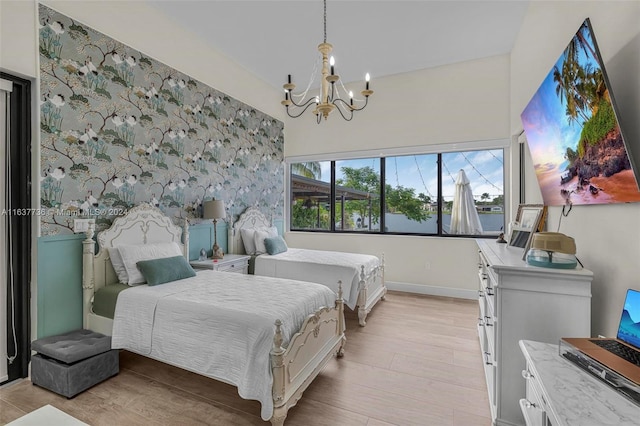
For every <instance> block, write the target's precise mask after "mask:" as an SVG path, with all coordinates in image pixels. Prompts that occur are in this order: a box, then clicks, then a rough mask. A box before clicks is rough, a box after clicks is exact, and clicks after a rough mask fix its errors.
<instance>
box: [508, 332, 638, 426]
mask: <svg viewBox="0 0 640 426" xmlns="http://www.w3.org/2000/svg"><path fill="white" fill-rule="evenodd" d="M520 348H521V349H522V351H523V353H524V355H525V358H526V359H527V361H528V362H529V364H530V365H531V369H532V370H533V371H531V373H532V374H533V375H534V376H535V377H537V378H538V380H539V382H540V383H541V384H542V387H543V388H544V389H543V393H544V398H545V400H546V401H548V402H549V405H550V408H551V410H550V412H548V413H547V414H548V415H549V416H550V418H551V422H552V424H553V425H554V426H565V425H566V426H605V425H612V426H626V425H629V426H638V425H640V406H638V405H636V404H634V403H633V402H631V401H629V400H628V399H627V398H626V397H624V396H623V395H621V394H619V393H617V392H616V391H615V390H614V389H613V388H611V387H610V386H608V385H606V384H604V383H602V382H600V381H598V379H596V378H595V377H592V376H590V375H589V374H588V373H586V372H584V371H582V370H581V369H580V368H579V367H578V366H576V365H573V364H572V363H571V362H570V361H568V360H566V359H564V358H563V357H561V356H560V355H559V353H558V352H559V351H558V345H557V344H549V343H541V342H533V341H530V340H521V341H520Z"/></svg>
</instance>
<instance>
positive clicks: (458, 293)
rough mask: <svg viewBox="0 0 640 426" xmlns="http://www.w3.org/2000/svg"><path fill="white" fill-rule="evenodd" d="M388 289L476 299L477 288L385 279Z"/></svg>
mask: <svg viewBox="0 0 640 426" xmlns="http://www.w3.org/2000/svg"><path fill="white" fill-rule="evenodd" d="M385 285H386V286H387V288H388V289H389V290H394V291H404V292H406V293H416V294H428V295H431V296H446V297H457V298H458V299H470V300H476V299H477V298H478V290H467V289H463V288H452V287H438V286H431V285H422V284H411V283H401V282H397V281H385Z"/></svg>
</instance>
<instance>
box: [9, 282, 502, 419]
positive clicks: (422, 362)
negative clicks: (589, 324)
mask: <svg viewBox="0 0 640 426" xmlns="http://www.w3.org/2000/svg"><path fill="white" fill-rule="evenodd" d="M477 315H478V308H477V302H475V301H469V300H461V299H454V298H449V297H433V296H424V295H413V294H406V293H397V292H389V294H388V295H387V300H385V301H382V302H380V303H379V304H378V305H376V307H375V308H374V309H373V311H372V312H371V313H370V315H369V316H368V317H367V326H366V327H360V326H359V325H358V315H357V313H356V312H353V311H348V312H346V315H345V316H346V323H347V332H346V335H347V344H346V347H345V349H346V353H345V356H344V358H342V359H333V360H331V361H330V362H329V363H328V364H327V367H326V368H325V369H324V370H323V371H322V372H321V373H320V375H319V376H318V377H317V378H316V380H314V382H313V383H311V385H310V386H309V388H308V389H307V391H306V392H305V394H304V396H303V398H302V399H301V400H300V401H299V402H298V404H297V405H296V406H295V407H293V408H292V409H291V410H290V411H289V415H288V417H287V421H286V423H285V424H286V425H287V426H334V425H340V426H391V425H397V426H411V425H420V426H423V425H437V426H447V425H448V426H488V425H490V423H491V421H490V411H489V404H488V401H487V391H486V386H485V383H484V376H483V364H482V357H481V356H480V346H479V343H478V337H477V332H476V324H477V319H476V318H477ZM46 404H51V405H53V406H54V407H56V408H58V409H60V410H62V411H64V412H66V413H69V414H70V415H72V416H74V417H76V418H78V419H80V420H82V421H84V422H85V423H88V424H91V425H98V426H100V425H127V426H129V425H132V426H138V425H140V426H143V425H144V426H147V425H151V426H156V425H157V426H162V425H177V424H179V425H221V426H222V425H224V426H226V425H237V426H253V425H266V424H267V423H266V422H264V421H262V419H261V418H260V404H259V403H258V402H257V401H247V400H243V399H242V398H240V397H239V396H238V392H237V389H236V388H235V387H233V386H230V385H227V384H225V383H221V382H218V381H215V380H213V379H209V378H206V377H202V376H199V375H197V374H194V373H190V372H187V371H184V370H181V369H179V368H176V367H172V366H169V365H166V364H162V363H160V362H157V361H154V360H151V359H148V358H144V357H142V356H139V355H136V354H132V353H129V352H124V351H123V352H121V354H120V373H119V374H118V375H117V376H115V377H113V378H111V379H109V380H107V381H105V382H103V383H101V384H98V385H96V386H94V387H92V388H91V389H89V390H87V391H85V392H83V393H81V394H80V395H78V396H76V397H75V398H72V399H67V398H65V397H61V396H59V395H56V394H54V393H52V392H49V391H47V390H45V389H42V388H39V387H37V386H33V385H32V384H31V382H30V381H29V380H24V381H21V382H19V383H17V384H14V385H12V386H8V387H4V388H0V424H5V423H8V422H10V421H12V420H14V419H16V418H18V417H20V416H22V415H24V414H25V413H28V412H31V411H33V410H35V409H37V408H40V407H42V406H44V405H46Z"/></svg>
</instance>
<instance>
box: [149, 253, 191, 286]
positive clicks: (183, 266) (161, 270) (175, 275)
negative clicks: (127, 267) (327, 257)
mask: <svg viewBox="0 0 640 426" xmlns="http://www.w3.org/2000/svg"><path fill="white" fill-rule="evenodd" d="M136 266H137V267H138V269H139V270H140V272H141V273H142V276H143V277H144V279H145V280H146V281H147V284H149V285H157V284H164V283H168V282H170V281H176V280H182V279H184V278H190V277H195V276H196V272H195V271H194V270H193V268H192V267H191V265H189V262H187V259H185V258H184V257H183V256H174V257H163V258H160V259H151V260H141V261H139V262H138V263H136Z"/></svg>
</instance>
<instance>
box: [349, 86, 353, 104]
mask: <svg viewBox="0 0 640 426" xmlns="http://www.w3.org/2000/svg"><path fill="white" fill-rule="evenodd" d="M349 98H350V99H349V102H350V104H351V105H353V92H352V91H351V90H349Z"/></svg>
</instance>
